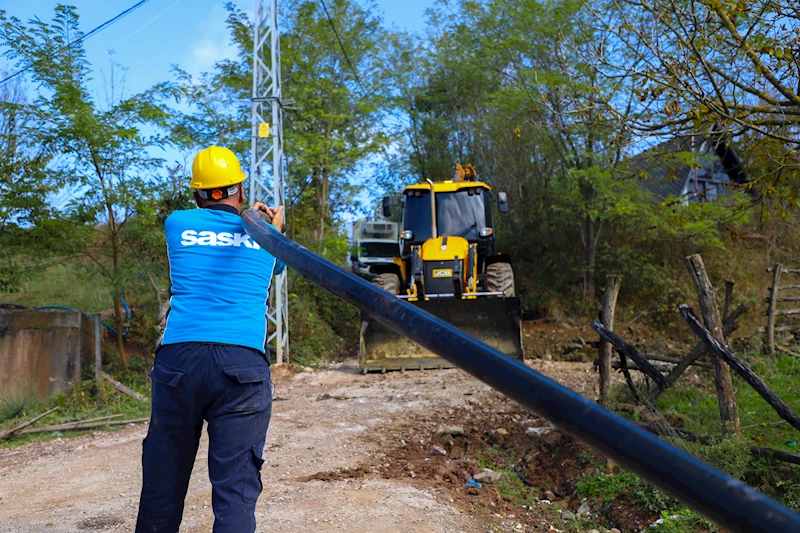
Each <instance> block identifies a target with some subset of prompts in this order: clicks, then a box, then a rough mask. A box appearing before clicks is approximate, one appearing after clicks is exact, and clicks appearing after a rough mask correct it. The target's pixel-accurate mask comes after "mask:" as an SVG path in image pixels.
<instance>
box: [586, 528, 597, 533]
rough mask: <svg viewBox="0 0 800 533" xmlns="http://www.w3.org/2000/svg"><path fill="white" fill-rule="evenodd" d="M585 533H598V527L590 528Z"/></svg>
mask: <svg viewBox="0 0 800 533" xmlns="http://www.w3.org/2000/svg"><path fill="white" fill-rule="evenodd" d="M587 533H600V530H598V529H590V530H589V531H588V532H587Z"/></svg>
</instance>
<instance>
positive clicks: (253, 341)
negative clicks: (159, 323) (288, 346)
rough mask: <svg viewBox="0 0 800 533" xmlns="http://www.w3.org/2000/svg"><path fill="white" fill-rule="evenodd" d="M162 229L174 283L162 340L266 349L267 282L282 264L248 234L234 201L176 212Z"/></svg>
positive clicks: (279, 270)
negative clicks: (229, 203)
mask: <svg viewBox="0 0 800 533" xmlns="http://www.w3.org/2000/svg"><path fill="white" fill-rule="evenodd" d="M164 229H165V231H166V234H167V255H168V257H169V271H170V281H171V283H172V287H171V289H170V293H171V297H170V311H169V314H168V315H167V325H166V328H165V330H164V337H163V339H162V341H161V344H176V343H179V342H213V343H219V344H235V345H239V346H246V347H248V348H255V349H256V350H260V351H262V352H263V351H264V345H265V343H266V340H267V318H266V313H267V299H268V297H269V286H270V283H271V280H272V276H273V273H274V274H279V273H280V272H281V271H283V268H284V266H283V263H281V262H280V261H277V260H276V259H275V257H273V256H272V255H271V254H270V253H269V252H267V251H266V250H263V249H262V248H261V246H259V245H258V243H256V242H255V241H253V239H251V238H250V236H249V235H247V233H246V232H245V231H244V228H242V218H241V217H240V216H239V215H238V213H237V212H236V209H235V208H233V207H230V206H219V207H217V206H214V208H212V209H192V210H189V211H175V212H174V213H172V214H171V215H170V216H169V217H168V218H167V220H166V222H165V223H164ZM276 231H277V230H276Z"/></svg>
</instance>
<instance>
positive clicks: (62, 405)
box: [0, 380, 150, 449]
mask: <svg viewBox="0 0 800 533" xmlns="http://www.w3.org/2000/svg"><path fill="white" fill-rule="evenodd" d="M120 381H122V380H120ZM126 385H128V386H130V387H131V388H133V389H136V390H138V391H139V392H141V393H142V394H145V395H146V396H149V390H148V389H147V387H143V386H142V385H141V383H139V384H137V383H135V382H133V381H127V382H126ZM56 406H58V407H59V410H58V411H56V412H55V413H53V414H51V415H49V416H47V417H45V418H43V419H42V420H40V421H38V422H37V423H36V424H34V425H32V426H30V428H31V429H32V428H37V427H42V426H51V425H56V424H66V423H68V422H75V421H78V420H89V419H92V418H98V417H102V416H108V415H116V414H121V415H122V416H121V417H119V418H117V420H129V419H135V418H146V417H148V416H150V404H149V403H145V402H141V401H139V400H136V399H135V398H131V397H130V396H127V395H125V394H122V393H120V392H118V391H117V390H116V389H114V388H113V387H112V386H111V385H109V384H108V383H107V382H106V381H104V380H101V381H100V383H98V384H95V381H94V380H87V381H82V382H80V383H78V384H77V385H75V386H74V387H73V388H72V389H70V390H69V391H67V392H64V393H62V394H58V395H56V396H53V397H51V398H48V399H46V400H40V401H39V400H34V399H31V398H29V399H28V400H27V401H26V402H25V405H24V407H23V408H22V409H21V410H20V411H19V412H18V413H17V414H16V415H15V416H13V417H10V418H7V419H5V420H4V421H3V422H2V423H0V432H2V431H5V430H8V429H11V428H13V427H16V426H18V425H20V424H22V423H23V422H26V421H28V420H30V419H32V418H34V417H35V416H37V415H39V414H41V413H44V412H45V411H47V410H48V409H51V408H53V407H56ZM123 427H125V426H109V427H108V428H106V429H111V428H113V429H121V428H123ZM26 429H28V428H26ZM98 429H102V428H92V429H87V430H80V431H63V432H48V433H35V434H32V435H22V436H19V437H15V438H11V439H7V440H5V441H0V449H2V448H11V447H14V446H19V445H22V444H27V443H29V442H42V441H46V440H52V439H54V438H58V437H62V438H70V437H77V436H80V435H85V434H86V433H90V432H92V431H97V430H98Z"/></svg>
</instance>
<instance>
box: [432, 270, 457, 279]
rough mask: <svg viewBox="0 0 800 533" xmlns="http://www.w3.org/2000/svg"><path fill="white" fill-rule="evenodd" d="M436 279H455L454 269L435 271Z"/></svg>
mask: <svg viewBox="0 0 800 533" xmlns="http://www.w3.org/2000/svg"><path fill="white" fill-rule="evenodd" d="M433 277H434V278H452V277H453V269H452V268H438V269H436V270H434V271H433Z"/></svg>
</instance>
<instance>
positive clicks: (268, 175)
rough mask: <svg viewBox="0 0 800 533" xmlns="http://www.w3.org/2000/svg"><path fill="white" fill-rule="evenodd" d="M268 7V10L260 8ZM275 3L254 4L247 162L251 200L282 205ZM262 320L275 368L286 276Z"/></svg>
mask: <svg viewBox="0 0 800 533" xmlns="http://www.w3.org/2000/svg"><path fill="white" fill-rule="evenodd" d="M267 6H269V8H268V9H265V8H266V7H267ZM281 97H282V91H281V45H280V29H279V28H278V0H256V10H255V23H254V25H253V125H252V126H253V128H252V135H253V144H252V150H251V159H250V199H251V201H253V202H263V203H265V204H266V205H270V206H280V205H284V167H283V109H282V105H283V104H282V102H281ZM272 293H273V301H272V304H271V305H270V307H269V310H268V311H267V319H268V321H269V323H270V324H272V325H273V326H274V329H273V331H272V332H271V333H270V335H269V339H268V342H269V344H270V346H271V347H272V348H273V349H274V350H275V356H276V358H277V362H278V364H280V363H282V362H283V360H284V358H285V357H287V356H288V352H289V322H288V318H289V317H288V315H289V306H288V302H287V296H288V288H287V280H286V272H285V271H284V273H283V274H281V275H279V276H277V277H276V278H275V281H274V283H273V285H272Z"/></svg>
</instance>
